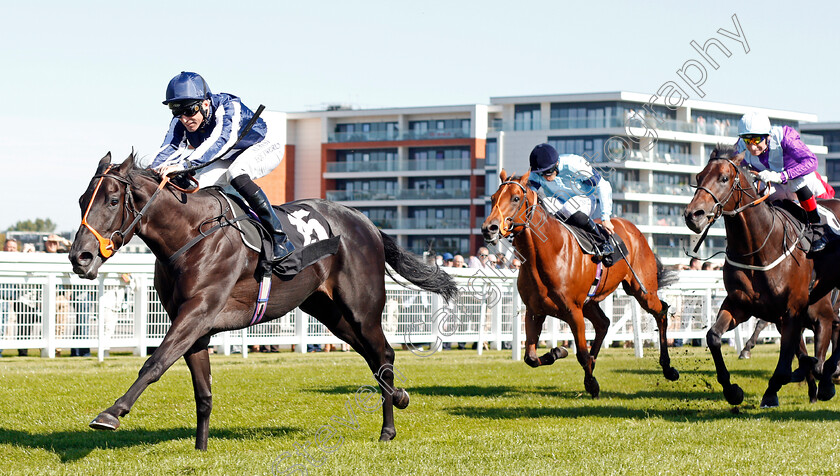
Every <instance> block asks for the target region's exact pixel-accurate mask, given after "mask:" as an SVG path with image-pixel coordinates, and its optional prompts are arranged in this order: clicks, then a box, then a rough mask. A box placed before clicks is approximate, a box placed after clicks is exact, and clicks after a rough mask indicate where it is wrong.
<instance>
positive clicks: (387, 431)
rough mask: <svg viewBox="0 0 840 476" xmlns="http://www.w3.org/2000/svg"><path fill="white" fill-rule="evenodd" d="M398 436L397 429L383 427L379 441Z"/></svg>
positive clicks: (389, 439)
mask: <svg viewBox="0 0 840 476" xmlns="http://www.w3.org/2000/svg"><path fill="white" fill-rule="evenodd" d="M396 436H397V430H395V429H394V428H383V429H382V433H381V434H380V435H379V441H391V440H393V439H394V438H396Z"/></svg>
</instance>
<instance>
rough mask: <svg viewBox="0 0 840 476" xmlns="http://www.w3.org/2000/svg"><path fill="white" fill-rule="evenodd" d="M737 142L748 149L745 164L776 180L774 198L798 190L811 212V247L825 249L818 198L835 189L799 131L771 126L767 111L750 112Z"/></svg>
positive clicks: (828, 195)
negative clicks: (823, 174)
mask: <svg viewBox="0 0 840 476" xmlns="http://www.w3.org/2000/svg"><path fill="white" fill-rule="evenodd" d="M735 146H736V147H737V148H738V153H741V152H744V151H746V152H747V153H745V154H744V160H743V162H742V163H743V164H746V165H748V166H749V167H751V168H752V169H754V170H757V171H758V176H759V178H760V179H761V180H763V181H764V182H767V183H768V184H770V183H772V184H774V185H773V188H775V192H774V193H773V195H772V196H771V197H770V199H771V200H773V199H774V198H785V196H786V195H791V194H794V193H795V194H796V198H797V199H798V200H799V205H800V206H801V207H802V208H803V209H805V212H806V213H807V215H808V224H809V231H810V241H811V250H810V251H811V252H812V253H817V252H820V251H822V250H823V249H825V245H826V243H827V241H828V236H827V234H826V233H825V231H826V230H825V225H820V216H819V213H818V212H817V202H816V198H832V197H833V196H834V190H833V189H832V188H831V186H830V185H828V184H826V183H825V182H824V181H823V180H822V178H821V177H820V176H819V174H818V173H817V165H818V162H817V156H816V155H814V153H813V152H811V150H810V149H808V146H806V145H805V144H804V143H803V142H802V139H800V137H799V133H798V132H796V130H794V129H793V128H791V127H788V126H771V125H770V119H769V118H768V117H767V116H765V115H764V114H760V113H757V112H749V113H747V114H744V116H743V117H742V118H741V122H740V123H739V124H738V142H737V143H736V144H735Z"/></svg>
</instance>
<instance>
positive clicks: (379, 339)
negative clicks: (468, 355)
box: [301, 289, 409, 441]
mask: <svg viewBox="0 0 840 476" xmlns="http://www.w3.org/2000/svg"><path fill="white" fill-rule="evenodd" d="M373 292H375V291H373V290H372V289H367V290H366V292H354V293H350V292H348V293H347V294H349V295H350V297H349V299H348V301H349V302H347V301H345V300H344V299H342V297H343V295H344V294H342V296H337V295H336V296H334V299H333V300H330V299H329V298H328V297H327V296H326V295H319V296H317V297H316V296H315V295H313V296H312V297H310V298H309V299H307V301H306V303H305V304H304V305H302V306H301V308H302V309H304V310H306V311H307V312H308V313H310V314H312V315H314V316H316V317H318V318H319V320H321V322H323V323H324V324H325V325H326V326H327V327H328V328H329V329H330V331H332V332H333V333H334V334H335V335H336V336H338V337H339V338H340V339H342V340H344V341H345V342H347V343H348V344H350V346H352V347H353V349H355V350H356V351H357V352H358V353H359V354H361V355H362V357H364V359H365V361H366V362H367V364H368V367H370V369H371V371H372V372H373V377H374V378H375V379H376V381H377V383H379V388H380V391H381V392H382V431H381V432H380V436H379V441H390V440H392V439H394V437H396V435H397V430H396V427H395V425H394V404H395V402H396V405H397V408H405V407H406V406H408V402H409V397H408V392H406V391H405V389H403V388H398V387H395V386H394V374H395V373H397V374H399V375H400V376H401V377H402V374H401V373H400V372H399V371H398V370H395V369H394V349H393V348H391V346H390V344H388V341H387V339H386V338H385V333H384V332H383V331H382V320H381V319H382V317H381V316H382V309H383V308H384V307H385V295H384V289H382V291H381V294H382V295H381V296H380V297H376V296H371V293H373ZM377 294H378V293H377ZM402 380H403V381H404V380H405V379H402Z"/></svg>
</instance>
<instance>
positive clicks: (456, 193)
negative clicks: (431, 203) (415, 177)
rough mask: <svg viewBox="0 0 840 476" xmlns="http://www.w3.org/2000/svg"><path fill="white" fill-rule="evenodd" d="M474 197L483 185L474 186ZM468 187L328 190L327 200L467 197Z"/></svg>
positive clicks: (482, 191)
mask: <svg viewBox="0 0 840 476" xmlns="http://www.w3.org/2000/svg"><path fill="white" fill-rule="evenodd" d="M472 190H474V191H475V196H476V197H481V196H482V195H484V188H483V187H475V188H473V189H472ZM469 198H472V196H471V195H470V189H469V188H466V189H465V188H461V187H457V188H456V187H450V188H429V189H422V190H419V189H400V188H397V189H394V190H328V191H327V200H330V201H333V202H349V201H358V200H447V199H469Z"/></svg>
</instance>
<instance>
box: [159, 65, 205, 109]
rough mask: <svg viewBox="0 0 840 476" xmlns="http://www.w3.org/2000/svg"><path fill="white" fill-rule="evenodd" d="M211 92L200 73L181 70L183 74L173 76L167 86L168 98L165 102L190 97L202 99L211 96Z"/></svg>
mask: <svg viewBox="0 0 840 476" xmlns="http://www.w3.org/2000/svg"><path fill="white" fill-rule="evenodd" d="M210 94H211V92H210V87H209V86H207V81H205V80H204V78H202V77H201V75H200V74H198V73H191V72H189V71H181V74H179V75H178V76H175V77H174V78H172V80H170V81H169V85H168V86H166V100H165V101H163V103H164V104H169V103H170V102H174V101H183V100H188V99H195V100H199V101H200V100H202V99H206V98H208V97H210Z"/></svg>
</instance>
